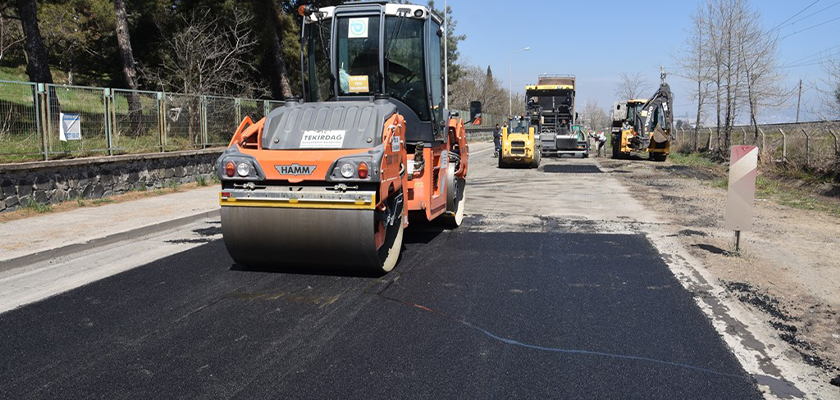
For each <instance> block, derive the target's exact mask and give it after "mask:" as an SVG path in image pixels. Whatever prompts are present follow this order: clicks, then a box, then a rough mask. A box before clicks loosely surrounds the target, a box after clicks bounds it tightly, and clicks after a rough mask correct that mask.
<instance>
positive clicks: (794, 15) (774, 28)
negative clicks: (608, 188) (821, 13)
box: [770, 0, 820, 32]
mask: <svg viewBox="0 0 840 400" xmlns="http://www.w3.org/2000/svg"><path fill="white" fill-rule="evenodd" d="M819 2H820V0H816V1H815V2H813V3H811V4H809V5H808V7H805V8H803V9H802V10H800V11H799V12H798V13H796V14H793V15H792V16H791V17H790V18H788V19H786V20H784V21H782V23H781V24H779V25H776V26H774V27H773V29H770V31H771V32H772V31H775V30H776V29H778V28H779V27H781V26H782V25H784V23H785V22H788V21H790V20H792V19H794V18H796V16H797V15H799V14H802V13H803V12H805V10H807V9H809V8H811V6H813V5H814V4H817V3H819Z"/></svg>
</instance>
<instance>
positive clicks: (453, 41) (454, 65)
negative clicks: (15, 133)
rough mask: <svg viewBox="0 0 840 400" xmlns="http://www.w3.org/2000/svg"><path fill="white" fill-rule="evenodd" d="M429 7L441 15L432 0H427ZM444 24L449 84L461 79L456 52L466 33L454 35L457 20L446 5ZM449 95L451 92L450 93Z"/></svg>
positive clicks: (465, 37) (441, 11) (458, 54)
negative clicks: (445, 27) (445, 28)
mask: <svg viewBox="0 0 840 400" xmlns="http://www.w3.org/2000/svg"><path fill="white" fill-rule="evenodd" d="M429 8H431V9H432V10H434V12H436V13H437V14H438V15H441V16H442V15H443V10H440V9H438V8H436V7H435V2H434V0H429ZM446 24H447V28H448V30H447V32H446V46H447V48H446V55H447V58H448V60H449V66H448V68H447V69H448V73H449V84H450V85H451V84H453V83H455V82H458V79H461V75H462V72H463V71H462V70H463V68H462V65H461V64H460V63H459V62H458V57H459V56H460V55H461V53H460V52H458V43H460V42H462V41H464V40H466V39H467V35H463V34H462V35H456V34H455V30H456V28H457V27H458V20H456V19H455V18H453V17H452V7H449V6H447V7H446ZM450 95H451V94H450Z"/></svg>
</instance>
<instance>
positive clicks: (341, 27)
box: [216, 2, 469, 273]
mask: <svg viewBox="0 0 840 400" xmlns="http://www.w3.org/2000/svg"><path fill="white" fill-rule="evenodd" d="M299 12H300V14H301V16H302V17H303V20H304V24H303V32H302V43H303V48H302V54H301V63H302V67H303V68H302V70H303V88H302V91H303V99H297V98H290V99H287V101H286V102H285V104H284V105H283V106H281V107H278V108H276V109H274V110H273V111H271V112H270V113H269V114H268V115H267V116H266V117H265V118H263V119H261V120H259V121H257V122H253V121H252V120H251V119H250V118H248V117H246V118H245V120H244V121H243V122H242V123H241V124H240V126H239V128H238V129H237V130H236V133H235V134H234V136H233V139H232V140H231V142H230V145H229V147H228V148H227V149H226V150H225V152H224V153H223V154H222V155H221V157H219V159H218V161H217V165H216V167H217V173H218V176H219V179H220V180H221V184H222V188H221V195H220V197H221V214H222V234H223V237H224V242H225V246H226V247H227V249H228V252H229V253H230V255H231V256H232V257H233V259H234V260H235V261H236V262H237V263H239V264H242V265H246V266H252V265H268V266H278V267H283V266H288V267H295V268H298V267H302V268H307V267H328V268H330V269H339V270H342V269H346V270H348V271H374V272H378V273H384V272H387V271H389V270H391V269H392V268H393V267H394V266H395V265H396V263H397V260H398V258H399V254H400V249H401V247H402V238H403V230H404V228H406V227H407V226H408V223H409V219H408V214H409V213H413V214H419V215H422V216H423V217H424V218H425V219H427V220H430V221H431V220H434V219H438V218H441V219H445V220H446V222H447V223H449V224H450V225H452V226H458V225H460V224H461V221H462V220H463V217H464V207H465V200H466V198H465V185H466V177H467V161H468V157H469V148H468V146H467V140H466V139H467V138H466V131H465V129H464V122H463V119H462V118H460V117H459V116H458V115H457V114H455V113H452V112H450V111H449V110H447V109H446V107H445V105H444V98H443V97H444V93H445V90H446V87H445V86H446V85H445V82H444V79H442V73H443V71H442V69H443V68H444V64H445V63H444V61H443V60H442V57H443V55H442V51H441V50H442V42H441V40H442V39H443V37H445V34H444V33H443V30H442V28H441V25H442V23H443V20H442V19H441V16H439V15H437V14H435V13H433V12H431V11H430V10H429V9H428V8H426V7H423V6H415V5H407V4H387V3H384V2H382V3H380V2H362V3H349V4H345V5H339V6H335V7H324V8H320V9H319V8H316V7H313V6H305V7H301V9H300V10H299Z"/></svg>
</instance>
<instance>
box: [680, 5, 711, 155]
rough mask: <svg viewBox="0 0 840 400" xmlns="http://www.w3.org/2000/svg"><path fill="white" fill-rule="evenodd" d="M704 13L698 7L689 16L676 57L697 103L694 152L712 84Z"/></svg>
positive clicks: (707, 28) (701, 7)
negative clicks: (682, 42)
mask: <svg viewBox="0 0 840 400" xmlns="http://www.w3.org/2000/svg"><path fill="white" fill-rule="evenodd" d="M706 11H707V10H706V8H704V7H703V6H700V7H698V9H697V11H696V12H695V14H694V15H692V16H691V27H690V29H689V31H688V37H687V39H686V42H685V47H684V48H683V49H682V51H681V52H680V53H681V54H680V55H679V56H678V57H676V58H677V62H678V63H679V65H680V69H681V71H680V72H679V75H680V76H682V77H683V78H686V79H688V80H690V81H691V82H692V84H693V85H694V86H693V88H692V92H691V94H692V96H693V97H694V100H695V101H697V116H696V118H695V123H694V135H693V138H692V139H693V140H692V149H693V150H694V151H697V147H698V143H697V140H698V136H699V129H700V125H701V122H702V121H701V120H702V118H703V106H704V105H706V102H707V101H708V96H709V95H710V92H711V90H710V86H711V84H712V63H711V62H710V57H711V55H710V54H709V45H710V40H711V38H710V34H709V26H708V18H709V15H708V13H707V12H706Z"/></svg>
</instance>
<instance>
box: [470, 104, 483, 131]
mask: <svg viewBox="0 0 840 400" xmlns="http://www.w3.org/2000/svg"><path fill="white" fill-rule="evenodd" d="M470 121H472V124H473V125H481V102H480V101H471V102H470Z"/></svg>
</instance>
